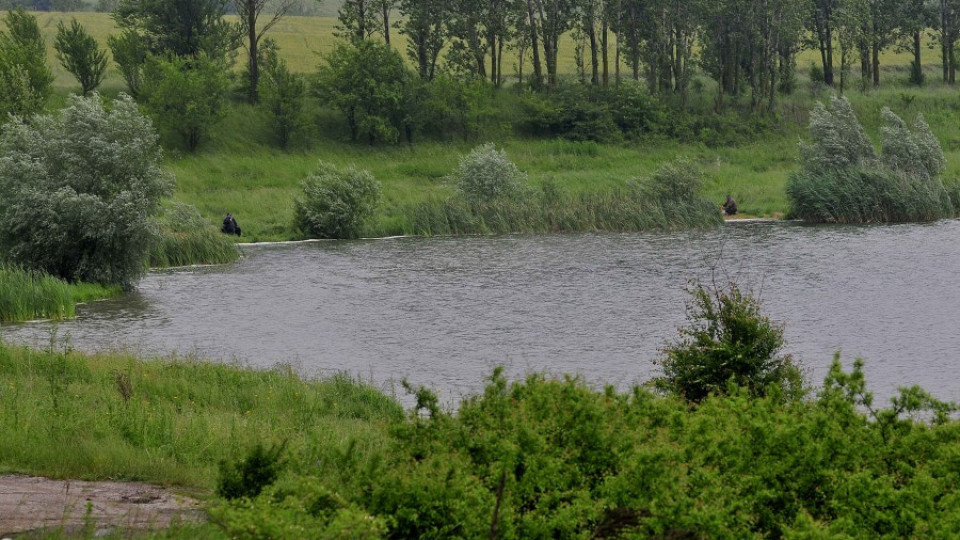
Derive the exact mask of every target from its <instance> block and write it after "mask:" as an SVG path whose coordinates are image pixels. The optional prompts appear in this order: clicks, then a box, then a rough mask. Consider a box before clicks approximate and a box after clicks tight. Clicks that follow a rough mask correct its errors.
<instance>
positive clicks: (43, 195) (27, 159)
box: [0, 94, 173, 287]
mask: <svg viewBox="0 0 960 540" xmlns="http://www.w3.org/2000/svg"><path fill="white" fill-rule="evenodd" d="M0 149H2V152H3V155H4V156H5V159H4V160H3V163H2V165H0V253H4V254H5V256H6V257H7V259H8V260H9V261H10V262H13V263H14V264H18V265H21V266H23V267H26V268H30V269H35V270H42V271H44V272H47V273H49V274H52V275H55V276H58V277H61V278H63V279H66V280H69V281H92V282H100V283H115V284H121V285H124V286H126V287H129V286H132V285H133V284H134V283H135V282H136V281H137V279H139V278H140V276H142V275H143V273H144V272H145V271H146V261H147V254H148V252H149V248H150V246H151V244H152V242H153V240H154V236H155V231H154V227H153V225H152V224H151V220H150V218H151V216H155V215H156V214H157V213H158V212H159V209H160V200H161V198H162V197H164V196H166V195H168V194H169V193H170V192H171V191H172V187H173V179H172V178H171V177H170V176H169V175H168V174H167V173H164V172H163V170H162V168H161V151H160V146H159V144H158V138H157V133H156V131H154V129H153V126H152V124H151V123H150V120H149V119H147V118H145V117H144V116H142V115H141V114H140V111H139V110H138V108H137V104H136V103H134V101H133V100H132V99H130V98H129V97H126V96H123V95H121V97H120V98H119V99H117V100H116V101H115V102H114V103H113V106H112V107H111V108H110V109H109V110H108V109H107V108H105V107H104V106H103V103H102V102H101V99H100V96H98V95H97V94H93V95H92V96H90V97H87V98H84V97H79V96H72V97H71V98H70V103H69V105H68V106H67V107H66V108H65V109H63V110H62V111H60V112H59V113H57V115H55V116H53V115H51V116H39V117H36V118H35V119H34V121H32V122H31V123H30V124H27V123H24V122H23V121H21V120H19V119H18V120H14V121H13V122H11V123H10V124H8V125H6V126H4V128H3V130H2V132H0Z"/></svg>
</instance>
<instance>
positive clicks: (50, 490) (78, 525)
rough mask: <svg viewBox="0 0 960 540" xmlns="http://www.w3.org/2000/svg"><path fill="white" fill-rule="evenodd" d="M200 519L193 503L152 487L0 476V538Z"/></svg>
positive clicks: (151, 526) (146, 526) (147, 526)
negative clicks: (47, 531)
mask: <svg viewBox="0 0 960 540" xmlns="http://www.w3.org/2000/svg"><path fill="white" fill-rule="evenodd" d="M202 519H203V512H202V511H201V510H200V505H199V503H198V502H197V501H196V500H195V499H192V498H189V497H185V496H181V495H175V494H174V493H172V492H171V491H169V490H166V489H163V488H159V487H157V486H151V485H149V484H141V483H137V482H83V481H79V480H51V479H48V478H38V477H35V476H0V539H5V538H8V537H13V536H15V535H18V534H22V533H25V532H29V531H38V530H42V529H57V530H62V531H64V532H67V533H71V532H74V531H77V532H79V531H82V530H86V531H87V532H89V533H98V532H106V531H111V530H114V529H117V528H121V529H159V528H163V527H167V526H168V525H169V524H170V522H171V521H172V520H178V521H180V522H184V521H196V520H202Z"/></svg>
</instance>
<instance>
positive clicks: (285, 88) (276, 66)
mask: <svg viewBox="0 0 960 540" xmlns="http://www.w3.org/2000/svg"><path fill="white" fill-rule="evenodd" d="M261 51H263V59H262V60H261V61H260V67H261V68H262V70H263V71H262V78H261V80H260V82H261V94H262V95H261V96H260V97H261V100H262V102H263V106H264V108H266V109H267V110H268V111H270V115H271V122H272V124H273V131H274V133H275V134H276V137H277V143H278V144H279V145H280V148H286V147H287V145H288V144H290V138H291V137H293V135H294V134H295V133H296V132H297V131H298V130H300V129H301V128H302V127H303V125H304V118H303V107H304V97H305V95H306V91H307V86H306V82H305V81H304V80H303V77H302V76H301V75H299V74H297V73H292V72H291V71H290V68H288V67H287V63H286V61H284V60H283V59H282V58H280V57H279V56H278V54H277V50H276V48H275V47H272V46H270V42H266V43H264V46H263V47H262V48H261Z"/></svg>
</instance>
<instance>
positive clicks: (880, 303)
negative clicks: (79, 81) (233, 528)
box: [0, 221, 960, 402]
mask: <svg viewBox="0 0 960 540" xmlns="http://www.w3.org/2000/svg"><path fill="white" fill-rule="evenodd" d="M244 252H245V254H246V256H245V257H244V258H243V259H242V260H241V261H240V262H239V263H238V264H235V265H230V266H223V267H209V268H193V269H183V270H175V271H165V272H157V273H152V274H150V275H149V276H148V277H147V278H146V279H144V280H143V282H142V283H141V285H140V287H139V289H138V292H137V293H135V294H133V295H129V296H127V297H125V298H122V299H117V300H111V301H106V302H100V303H96V304H93V305H90V306H85V307H82V308H81V309H80V310H79V317H78V319H77V320H75V321H70V322H67V323H62V324H60V325H59V327H58V329H57V332H58V335H59V336H60V338H61V339H62V338H64V337H65V336H68V337H69V343H70V344H72V345H73V346H74V347H76V348H79V349H85V350H101V349H111V348H129V349H133V350H135V351H138V352H141V353H145V354H155V353H156V354H160V353H170V352H178V353H181V354H197V355H199V356H203V357H209V358H214V359H218V360H223V361H239V362H242V363H244V364H249V365H254V366H265V367H267V366H272V365H275V364H277V363H288V364H292V365H293V366H295V367H297V368H298V369H300V370H302V371H303V372H305V373H308V374H317V375H322V374H330V373H333V372H338V371H347V372H350V373H352V374H355V375H359V376H361V377H363V378H364V379H368V380H370V379H372V380H373V381H375V382H376V383H377V384H381V385H384V387H385V388H387V389H388V390H389V388H390V383H391V382H395V381H398V380H399V379H401V378H403V377H407V378H408V379H409V380H410V381H411V382H414V383H420V384H426V385H428V386H430V387H433V388H435V389H437V390H438V391H439V392H440V395H441V398H442V399H443V400H445V401H447V402H455V401H456V400H457V399H458V398H459V397H460V396H461V395H462V394H464V393H470V392H476V391H478V390H479V389H480V388H481V387H482V384H483V378H484V377H485V376H487V375H488V374H489V373H490V371H491V369H492V368H493V366H495V365H498V364H503V365H505V366H507V368H508V372H509V373H510V374H511V375H512V376H514V377H519V376H522V375H523V374H524V373H526V372H529V371H544V370H546V371H549V372H552V373H579V374H581V375H583V376H584V377H586V378H587V379H588V380H590V381H593V382H595V383H598V384H601V383H610V384H615V385H618V386H621V387H623V386H626V385H629V384H631V383H634V382H642V381H645V380H647V379H649V378H650V377H652V376H653V375H655V373H656V366H654V365H653V360H655V359H656V358H657V356H658V349H660V348H661V347H662V346H663V345H664V344H665V343H666V342H667V341H668V340H670V339H672V338H673V337H674V336H675V335H676V328H677V326H679V325H680V324H682V323H683V322H684V303H685V301H686V300H687V298H688V296H687V294H686V293H685V292H684V289H685V287H686V285H687V283H688V281H689V280H690V279H691V278H700V279H710V278H711V275H716V276H718V278H717V279H719V280H726V279H727V278H733V279H736V281H738V282H739V283H740V284H741V286H743V287H747V288H752V289H753V290H754V291H755V292H756V293H758V294H759V296H760V297H761V299H762V303H763V307H764V310H765V312H766V313H767V314H768V315H769V316H770V317H771V318H773V319H775V320H778V321H780V322H782V323H784V324H785V326H786V336H787V340H788V344H787V347H786V350H787V351H788V352H791V353H793V354H794V355H795V356H796V357H798V358H800V359H801V360H802V362H803V363H804V364H805V366H806V367H807V368H809V370H810V372H811V373H810V378H811V380H812V381H813V382H815V383H819V382H820V381H822V379H823V376H824V375H825V373H826V369H827V367H828V366H829V363H830V361H831V359H832V356H833V354H834V352H835V351H837V350H842V351H843V357H844V358H845V359H846V360H847V361H848V363H849V362H852V360H853V359H854V357H857V356H861V357H863V358H864V359H865V360H866V362H867V364H866V371H867V382H868V384H869V385H870V386H871V388H872V389H874V390H875V391H876V393H877V394H878V396H881V397H887V396H889V395H891V394H892V393H893V392H894V390H895V388H896V387H897V386H900V385H909V384H920V385H922V386H923V387H924V388H926V389H928V390H930V391H931V392H933V393H934V394H935V395H936V396H937V397H939V398H941V399H950V400H957V401H960V378H958V377H956V375H957V366H958V365H960V363H958V361H960V332H958V330H960V322H958V321H960V278H958V270H960V221H944V222H939V223H935V224H929V225H896V226H873V227H807V226H800V225H796V224H789V223H743V224H732V225H728V226H726V227H724V228H722V229H720V230H716V231H710V232H707V233H702V232H683V233H669V234H666V233H644V234H635V233H631V234H578V235H562V236H561V235H552V236H501V237H470V238H432V239H423V238H419V239H415V238H403V239H388V240H369V241H355V242H320V243H311V244H297V245H281V246H245V247H244ZM718 264H719V268H718ZM0 335H2V337H3V338H4V339H5V340H7V341H15V342H25V343H31V344H40V345H43V344H46V343H47V342H48V340H49V335H50V325H48V324H23V325H6V326H3V327H2V328H0Z"/></svg>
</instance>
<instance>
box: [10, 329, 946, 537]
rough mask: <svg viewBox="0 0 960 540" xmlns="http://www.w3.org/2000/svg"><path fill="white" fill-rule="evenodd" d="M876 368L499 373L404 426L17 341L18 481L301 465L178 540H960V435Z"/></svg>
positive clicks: (360, 395) (331, 398)
mask: <svg viewBox="0 0 960 540" xmlns="http://www.w3.org/2000/svg"><path fill="white" fill-rule="evenodd" d="M861 367H862V366H861V363H859V362H858V363H855V365H854V368H853V370H852V371H850V372H846V371H844V370H843V369H842V367H841V365H840V363H839V361H835V363H834V365H833V367H832V368H831V370H830V373H829V375H828V376H827V378H826V380H825V381H824V383H823V386H822V388H821V389H820V390H819V391H817V392H816V393H815V394H814V395H812V396H810V397H809V398H807V399H799V400H798V399H789V398H787V397H786V396H785V395H784V394H783V393H781V392H778V391H777V390H776V387H771V389H770V391H769V392H767V394H766V395H765V396H763V397H752V396H750V395H749V394H748V393H746V392H742V391H739V390H737V389H736V387H731V388H730V389H729V392H728V394H729V395H726V396H722V397H721V396H716V395H714V396H712V397H708V398H706V399H704V400H703V401H701V402H700V403H699V404H698V405H696V406H691V405H690V404H689V403H688V402H685V401H683V400H681V399H679V398H677V397H668V396H658V395H656V394H654V393H651V392H650V391H649V390H647V389H645V388H643V387H636V388H632V389H629V390H625V391H624V390H617V389H615V388H613V387H608V388H603V389H596V388H593V387H591V386H590V385H588V384H586V383H585V382H584V381H583V380H581V379H578V378H575V377H564V378H560V379H555V378H551V377H545V376H542V375H536V374H534V375H530V376H528V377H527V378H526V379H525V380H522V381H516V382H508V381H507V380H506V379H505V378H504V377H503V375H502V373H501V372H500V371H499V370H497V371H495V372H494V373H493V375H492V376H491V378H490V379H489V380H488V381H487V384H486V386H485V388H484V390H483V391H482V392H481V393H479V394H477V395H475V396H473V397H469V398H467V399H465V400H464V401H463V402H462V403H461V405H460V407H459V409H458V410H457V411H456V412H450V411H448V410H445V409H444V408H442V407H440V406H439V405H438V403H437V401H436V398H435V396H433V394H431V393H430V392H429V391H426V390H424V389H422V388H420V389H417V393H416V398H417V406H416V408H415V409H414V410H411V411H410V412H409V413H407V414H404V413H402V412H401V409H400V406H399V405H398V404H397V403H396V402H395V401H394V400H393V399H391V398H388V397H385V396H384V395H383V394H381V393H380V392H378V391H376V390H374V389H372V388H370V387H368V386H366V385H364V384H362V383H359V382H357V381H355V380H351V379H349V378H345V377H342V376H341V377H335V378H332V379H328V380H320V381H309V380H304V379H302V378H300V377H297V376H296V375H295V374H293V373H292V372H290V371H289V370H285V369H279V368H278V369H274V370H268V371H254V370H248V369H243V368H240V367H237V366H223V365H216V364H211V363H206V362H199V361H195V360H190V359H176V358H174V359H167V360H159V361H142V360H139V359H137V358H134V357H132V356H127V355H95V356H85V355H80V354H77V353H73V352H70V351H66V350H60V349H57V348H53V349H49V350H45V351H33V350H28V349H23V348H19V347H14V346H11V345H2V344H0V373H2V375H3V379H4V380H5V381H6V382H5V383H4V385H3V387H2V388H0V405H2V406H0V429H2V431H3V433H4V437H2V438H0V464H2V468H3V469H6V470H8V471H19V472H30V473H32V474H44V475H50V476H55V477H76V478H122V479H140V480H148V481H152V482H159V483H163V484H176V485H183V486H195V487H200V488H205V489H212V488H213V486H214V484H215V483H216V481H217V477H218V474H219V473H218V471H220V470H223V469H222V465H221V463H223V462H227V463H241V464H242V463H243V461H244V460H247V459H248V456H250V455H252V454H251V452H255V449H256V448H258V447H260V448H270V447H273V448H283V450H282V455H279V456H278V458H279V459H278V462H279V464H280V467H279V469H278V472H279V478H278V479H277V480H276V482H274V483H271V484H269V485H267V486H266V487H265V488H264V489H263V491H262V492H261V493H260V494H259V495H257V496H255V497H252V498H248V497H240V498H236V499H231V500H226V499H224V500H222V501H221V502H216V503H214V504H213V506H212V507H211V510H210V512H211V519H212V522H211V524H209V525H206V526H200V527H199V528H198V527H197V526H190V527H186V528H173V529H171V530H170V531H167V532H166V533H164V534H163V535H162V536H164V537H181V538H190V537H222V536H227V537H230V538H302V537H303V535H305V534H309V535H310V536H313V537H323V538H326V537H342V536H343V535H347V536H349V537H351V538H381V537H384V538H476V537H494V538H544V537H550V538H556V537H562V538H588V537H589V538H680V537H682V538H744V537H796V538H828V537H829V538H833V537H857V538H864V537H871V538H885V537H890V538H894V537H896V538H900V537H925V536H931V535H933V536H937V535H941V536H952V535H955V534H960V513H958V511H957V509H958V508H960V504H958V503H960V491H958V490H957V486H958V485H960V469H958V468H957V467H956V449H957V448H958V447H960V424H958V423H957V422H955V421H950V420H948V417H947V414H948V413H949V411H950V408H949V407H948V406H947V405H945V404H942V403H940V402H938V401H936V400H934V399H932V398H931V397H930V396H928V395H926V394H925V393H924V392H922V391H921V390H919V389H917V388H912V389H907V390H903V391H901V395H900V396H898V397H897V398H895V399H894V401H893V403H892V404H891V405H890V406H889V407H887V408H883V407H880V406H878V405H876V404H874V403H873V402H872V399H871V398H870V395H869V392H867V389H866V386H865V381H864V379H863V372H862V369H861ZM259 445H263V446H259ZM65 448H70V451H69V452H64V451H63V450H64V449H65ZM261 451H262V450H261ZM261 461H263V460H261ZM267 461H268V460H267ZM267 465H269V463H267ZM307 531H309V533H307Z"/></svg>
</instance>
